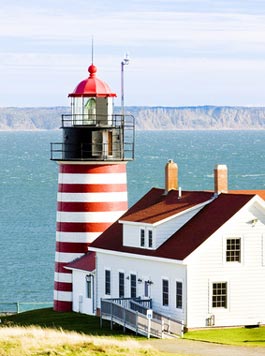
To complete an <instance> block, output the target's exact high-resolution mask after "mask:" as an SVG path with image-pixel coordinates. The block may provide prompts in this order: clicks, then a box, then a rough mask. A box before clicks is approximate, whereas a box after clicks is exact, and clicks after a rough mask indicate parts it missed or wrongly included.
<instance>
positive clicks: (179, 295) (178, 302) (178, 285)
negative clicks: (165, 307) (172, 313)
mask: <svg viewBox="0 0 265 356" xmlns="http://www.w3.org/2000/svg"><path fill="white" fill-rule="evenodd" d="M182 298H183V288H182V282H176V308H178V309H182Z"/></svg>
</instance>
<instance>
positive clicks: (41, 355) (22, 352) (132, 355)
mask: <svg viewBox="0 0 265 356" xmlns="http://www.w3.org/2000/svg"><path fill="white" fill-rule="evenodd" d="M0 355H1V356H29V355H32V356H37V355H38V356H48V355H49V356H55V355H60V356H85V355H86V356H90V355H91V356H92V355H93V356H103V355H104V356H106V355H108V356H118V355H119V356H144V355H145V356H159V355H160V354H159V352H157V351H155V350H153V349H152V348H151V347H147V346H144V347H143V346H142V345H141V343H139V342H137V341H136V340H134V339H131V338H128V337H127V338H126V339H123V340H119V339H117V337H109V336H108V337H106V336H104V337H103V336H89V335H84V334H80V333H75V332H70V331H68V332H64V331H63V330H61V331H60V330H55V329H45V328H39V327H36V326H34V327H21V326H20V327H18V326H17V327H2V328H1V330H0ZM163 355H164V354H163Z"/></svg>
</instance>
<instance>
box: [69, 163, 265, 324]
mask: <svg viewBox="0 0 265 356" xmlns="http://www.w3.org/2000/svg"><path fill="white" fill-rule="evenodd" d="M214 186H215V188H214V191H181V189H180V188H179V187H178V168H177V165H176V164H175V163H174V162H173V161H169V162H168V163H167V164H166V168H165V187H164V188H162V189H161V188H152V189H151V190H150V191H149V192H148V193H147V194H146V195H144V196H143V197H142V198H141V199H140V200H139V201H138V202H137V203H136V204H134V206H132V207H131V208H130V209H129V210H128V211H127V212H126V213H125V214H124V215H122V216H121V217H120V218H119V220H117V221H116V222H115V223H113V224H112V225H111V226H110V227H109V228H108V229H107V230H106V231H105V232H103V233H102V234H101V235H100V236H99V237H98V238H97V239H96V240H95V241H94V242H92V244H91V245H90V246H89V251H88V253H87V254H85V255H84V256H83V257H81V258H79V259H77V260H75V261H73V262H71V263H69V264H68V265H67V267H66V268H67V269H68V270H69V269H70V270H71V271H72V278H73V279H72V282H73V291H72V293H73V294H72V296H73V310H74V311H76V312H80V313H85V314H97V313H99V311H100V308H101V299H102V298H103V299H108V298H137V297H140V298H141V299H142V300H144V299H146V300H151V301H152V310H153V311H154V312H157V313H160V314H163V315H167V316H169V317H171V318H172V319H174V320H179V321H181V322H182V323H183V325H184V326H185V327H186V328H198V327H200V328H203V327H209V326H237V325H257V324H265V307H264V302H265V202H264V200H265V190H262V191H229V190H228V186H227V168H226V166H224V165H217V166H216V167H215V170H214Z"/></svg>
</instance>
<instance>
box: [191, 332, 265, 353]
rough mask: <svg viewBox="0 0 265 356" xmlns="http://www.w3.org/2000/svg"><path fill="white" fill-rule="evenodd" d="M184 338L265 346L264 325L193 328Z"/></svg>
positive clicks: (228, 343)
mask: <svg viewBox="0 0 265 356" xmlns="http://www.w3.org/2000/svg"><path fill="white" fill-rule="evenodd" d="M185 338H186V339H190V340H198V341H206V342H214V343H218V344H227V345H240V346H259V347H264V348H265V327H264V326H263V327H256V328H244V327H241V328H229V329H209V330H195V331H191V332H188V333H186V334H185ZM264 355H265V350H264Z"/></svg>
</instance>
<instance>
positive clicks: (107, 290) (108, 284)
mask: <svg viewBox="0 0 265 356" xmlns="http://www.w3.org/2000/svg"><path fill="white" fill-rule="evenodd" d="M110 292H111V274H110V270H108V269H106V270H105V294H106V295H110Z"/></svg>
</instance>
